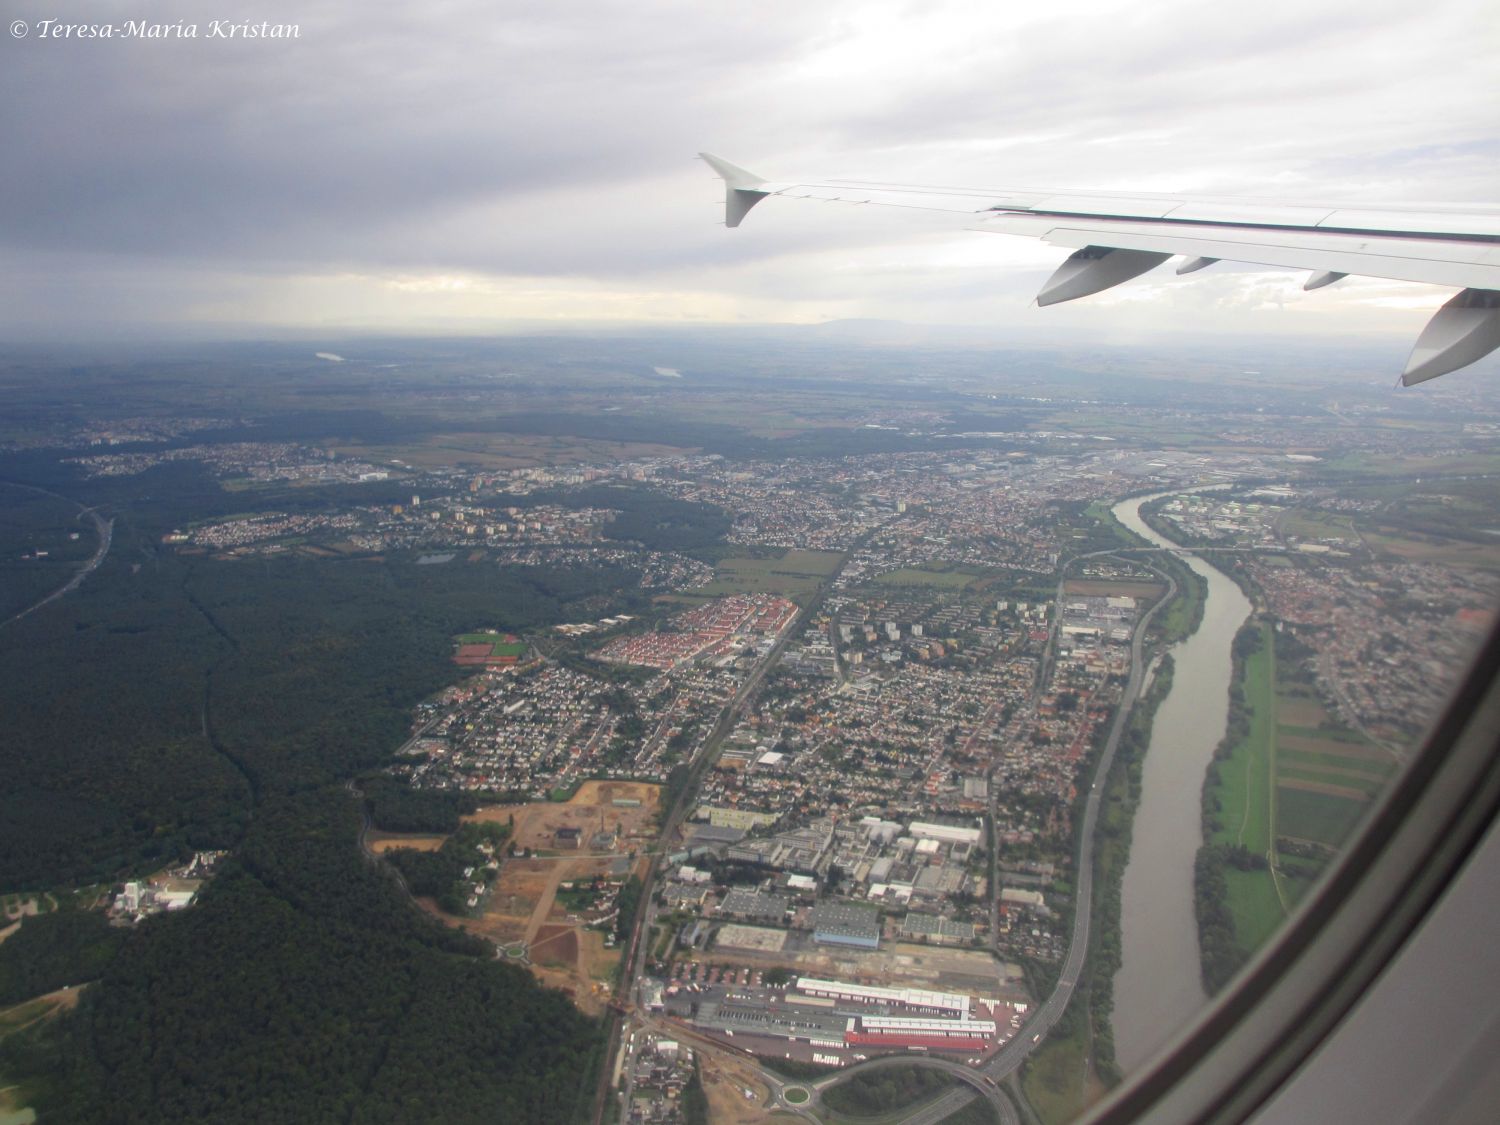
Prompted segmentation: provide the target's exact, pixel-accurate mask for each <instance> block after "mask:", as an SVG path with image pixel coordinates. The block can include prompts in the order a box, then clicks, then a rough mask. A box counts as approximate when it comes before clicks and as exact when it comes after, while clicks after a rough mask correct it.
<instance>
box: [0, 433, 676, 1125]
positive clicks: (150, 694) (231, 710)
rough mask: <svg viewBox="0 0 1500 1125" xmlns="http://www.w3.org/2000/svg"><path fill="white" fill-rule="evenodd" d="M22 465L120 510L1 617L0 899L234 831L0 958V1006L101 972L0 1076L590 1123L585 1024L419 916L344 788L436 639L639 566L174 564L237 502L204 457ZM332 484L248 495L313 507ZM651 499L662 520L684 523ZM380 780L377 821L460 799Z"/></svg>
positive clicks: (534, 612) (407, 821)
mask: <svg viewBox="0 0 1500 1125" xmlns="http://www.w3.org/2000/svg"><path fill="white" fill-rule="evenodd" d="M14 469H15V465H14V463H11V464H9V465H0V476H6V475H7V470H12V471H13V470H14ZM31 469H32V470H33V471H32V472H31V473H30V475H29V478H28V479H30V480H37V481H38V482H39V483H42V484H43V485H44V486H45V487H49V488H52V489H53V490H55V491H58V492H60V493H61V494H63V495H66V496H69V497H73V498H76V499H78V500H79V501H80V502H82V503H85V504H102V505H104V510H105V512H106V514H107V515H109V516H113V517H115V519H116V524H115V536H114V544H113V548H112V549H111V551H110V554H109V557H108V558H107V559H106V561H105V563H104V564H103V565H102V566H101V567H100V568H99V569H98V570H97V571H95V572H94V573H93V574H92V575H90V576H89V578H88V580H87V581H85V582H84V583H83V585H82V586H81V587H80V588H79V589H78V590H76V591H74V592H73V593H71V594H69V595H68V596H67V597H65V598H63V599H61V600H60V601H58V602H55V603H53V604H51V605H48V606H46V607H45V608H44V609H43V610H41V611H39V612H37V613H34V614H32V615H30V616H29V617H26V618H24V619H22V620H20V621H17V622H13V623H11V624H10V625H9V626H7V627H5V628H4V629H0V713H4V714H5V716H6V723H5V724H4V727H3V729H0V777H4V778H5V780H6V784H5V785H4V786H3V787H0V890H6V891H13V890H35V889H41V888H44V887H55V886H59V885H64V884H67V883H70V882H75V883H81V882H86V881H93V880H101V879H102V880H117V879H121V878H124V877H126V876H128V875H131V874H134V873H137V872H140V871H143V870H150V869H152V868H154V867H158V866H160V865H162V864H163V863H166V862H169V861H172V860H174V859H178V858H181V857H183V856H185V855H186V854H187V853H189V852H191V851H192V850H194V849H201V848H218V847H233V848H235V849H236V850H235V857H234V858H233V859H232V860H231V861H230V862H229V864H228V866H227V868H226V870H225V871H224V872H223V873H222V874H221V875H220V876H219V877H218V878H217V879H216V880H214V881H213V882H212V883H211V884H210V885H209V887H208V888H207V890H206V891H205V892H204V894H203V895H202V896H201V898H200V900H199V902H198V903H197V904H196V905H195V906H194V907H193V909H191V910H188V911H184V912H182V913H181V914H174V915H171V916H165V917H159V918H155V919H152V920H150V921H148V922H147V923H145V924H143V925H142V926H140V927H139V928H138V929H137V930H135V931H130V932H127V931H121V930H108V929H106V928H105V927H104V926H103V922H102V919H101V918H100V917H99V916H97V915H81V914H59V915H55V916H48V917H47V918H44V919H36V920H32V921H29V922H27V923H26V924H25V925H24V926H23V927H22V930H21V931H20V932H19V933H18V934H16V935H15V936H14V937H13V938H12V939H11V940H10V941H8V942H7V943H5V945H4V946H3V947H0V949H3V956H0V997H9V998H22V999H23V998H26V997H28V996H32V995H36V994H38V993H40V992H44V991H48V990H50V989H52V988H56V987H59V986H61V985H62V984H69V983H76V982H78V981H82V980H89V979H97V981H98V983H97V984H95V985H93V986H91V987H90V988H89V989H88V990H87V991H86V992H85V994H84V996H83V999H82V1001H81V1002H80V1004H79V1007H78V1009H77V1010H76V1011H75V1012H74V1013H72V1014H70V1015H67V1016H63V1017H60V1018H59V1019H57V1020H55V1021H52V1022H50V1023H47V1024H44V1025H42V1026H41V1027H39V1028H35V1029H31V1030H28V1031H26V1032H23V1033H19V1034H16V1035H12V1036H10V1037H9V1038H7V1039H5V1040H4V1041H3V1042H0V1071H3V1073H4V1076H5V1081H6V1082H7V1083H9V1082H18V1081H19V1082H20V1083H21V1084H22V1090H23V1092H24V1093H25V1094H26V1095H27V1096H28V1097H29V1098H30V1101H31V1104H33V1105H35V1106H36V1107H37V1109H38V1110H39V1111H40V1113H41V1118H42V1120H43V1122H44V1123H45V1122H54V1121H55V1122H67V1123H70V1125H72V1123H89V1122H155V1121H161V1122H170V1121H204V1120H212V1121H215V1122H235V1121H245V1122H250V1121H256V1122H259V1121H268V1120H286V1121H293V1120H295V1121H314V1122H317V1121H339V1122H384V1121H390V1122H397V1121H400V1122H405V1121H412V1120H437V1121H444V1122H465V1121H481V1120H482V1121H495V1120H505V1121H518V1122H521V1121H533V1122H546V1123H551V1122H563V1121H570V1120H576V1119H579V1118H581V1117H585V1116H587V1112H588V1109H589V1103H590V1102H591V1099H592V1095H593V1089H594V1086H593V1077H594V1074H595V1072H596V1068H597V1066H598V1059H597V1055H598V1052H599V1051H601V1050H602V1046H603V1042H604V1040H603V1036H602V1029H601V1028H600V1027H599V1025H598V1024H597V1023H595V1022H594V1021H590V1020H587V1019H585V1018H584V1017H582V1016H581V1015H579V1014H578V1013H577V1011H576V1010H575V1009H574V1008H573V1007H572V1006H571V1005H570V1004H569V1003H568V1002H567V1001H566V1000H565V999H564V998H563V997H562V996H561V995H560V994H558V993H555V992H551V991H548V990H544V989H542V988H540V987H539V986H537V985H536V984H535V982H534V981H533V980H532V979H531V978H530V977H529V976H528V975H527V974H526V973H525V972H524V971H522V970H519V969H516V968H514V967H512V966H509V965H506V964H502V963H499V962H496V961H494V960H493V959H492V958H491V956H490V955H489V953H488V952H487V947H486V946H485V945H484V944H483V943H480V942H478V941H477V940H475V939H470V938H468V937H467V936H465V935H462V934H460V933H457V932H454V931H448V930H444V929H442V928H440V927H437V926H436V925H435V924H433V923H431V922H429V921H427V920H425V919H424V918H423V917H422V916H421V915H420V914H419V913H418V912H416V911H415V910H413V909H412V907H411V905H410V903H409V901H408V900H407V899H406V897H405V895H404V894H403V893H402V892H401V890H400V888H399V885H398V884H397V882H396V880H395V878H394V876H393V875H392V874H391V873H390V872H389V871H388V870H386V869H384V868H383V867H380V866H377V865H372V864H368V863H367V862H366V861H365V860H364V859H363V857H362V855H361V853H360V852H359V849H358V846H357V843H356V841H357V836H358V832H359V826H360V817H361V809H360V803H359V802H358V801H357V800H356V799H355V798H354V795H352V794H351V793H350V791H349V790H348V789H346V787H345V785H344V782H346V781H347V780H349V779H351V778H354V777H356V776H357V775H359V774H360V773H361V772H362V771H365V770H368V769H370V768H371V767H374V766H377V765H379V764H381V763H382V762H384V761H386V760H388V758H389V756H390V754H391V752H392V751H393V750H394V749H395V748H396V747H397V746H398V745H399V744H400V743H401V742H402V741H403V739H404V738H405V737H406V735H407V733H408V731H409V718H410V710H411V707H412V706H413V705H414V704H415V703H416V702H417V701H419V700H420V699H421V698H423V697H424V696H426V695H428V694H430V693H431V692H432V691H434V690H436V689H437V688H439V687H441V686H442V685H444V684H446V683H448V682H451V681H452V679H453V678H454V670H453V667H452V665H451V663H450V662H449V656H450V653H451V637H452V635H453V634H454V633H456V632H460V631H463V630H465V629H469V628H472V627H474V626H475V625H476V624H485V625H492V626H496V627H500V628H508V629H517V630H520V629H527V628H533V627H536V626H539V625H543V624H548V623H551V622H554V621H558V620H566V619H574V618H576V617H579V616H584V615H595V616H597V615H599V614H600V613H604V612H611V611H615V610H617V609H623V608H625V607H628V606H629V607H633V606H635V605H636V604H637V603H638V601H639V600H640V599H641V598H642V595H641V594H640V592H639V591H638V590H637V589H636V581H637V580H636V577H635V572H633V571H630V570H627V569H625V568H617V567H599V568H570V569H568V570H566V571H560V570H559V571H554V570H552V569H550V568H545V567H508V568H502V567H496V566H463V567H458V566H455V567H418V566H416V565H415V564H414V559H411V558H405V557H401V556H399V555H393V556H391V557H389V558H387V559H384V560H360V559H350V560H329V561H321V560H318V561H314V560H302V559H297V558H276V559H267V560H259V559H257V560H245V561H239V562H225V561H217V560H212V559H207V558H203V557H197V558H194V557H190V556H183V555H179V554H175V553H172V552H169V551H166V550H164V549H163V548H162V547H161V545H160V544H161V537H162V535H163V534H165V532H167V531H169V530H171V529H172V528H174V527H179V526H183V525H185V524H186V523H188V522H190V520H192V519H201V518H204V517H205V516H209V515H214V514H223V513H225V512H232V511H240V510H244V506H245V498H244V497H243V496H239V497H236V496H232V495H229V494H225V493H223V492H222V491H221V490H220V489H219V488H218V486H217V484H216V483H215V482H214V481H213V480H212V478H210V477H208V476H207V475H206V474H205V473H203V472H202V471H201V470H200V469H197V468H196V467H193V466H188V465H182V464H176V465H172V466H168V467H166V468H164V469H162V470H153V471H152V472H149V473H146V474H143V475H142V476H141V477H137V478H127V480H126V482H124V483H122V481H121V480H120V479H117V478H102V479H100V480H97V481H79V480H76V479H69V478H68V474H67V473H66V472H65V471H62V470H57V471H55V472H54V477H55V478H56V479H50V478H46V477H45V474H42V473H40V472H39V471H37V465H36V464H32V465H31ZM342 492H343V490H341V489H326V490H317V489H299V490H295V492H291V491H289V492H288V493H287V494H286V495H285V496H274V497H272V498H269V499H267V498H265V497H257V499H256V503H257V505H260V504H262V503H264V504H265V506H268V507H269V506H278V507H282V508H287V509H292V510H319V509H321V508H323V507H326V506H328V505H329V504H331V503H333V502H335V501H336V500H338V499H339V498H340V496H341V494H342ZM359 496H360V499H361V500H363V501H366V502H371V501H375V500H377V499H379V497H377V496H376V495H374V494H373V493H369V492H361V493H360V494H359ZM65 514H66V513H65V512H64V510H63V509H62V508H61V507H59V506H56V505H54V506H51V507H48V506H46V505H36V506H34V507H33V508H32V509H31V511H30V513H29V514H28V513H27V512H26V511H24V510H23V511H22V514H21V515H20V516H19V517H18V518H17V519H15V520H13V521H12V523H11V524H10V525H8V526H0V539H4V537H5V536H6V534H7V533H9V535H10V539H9V543H10V545H11V549H12V550H14V549H15V544H16V543H17V542H18V540H19V539H20V538H21V537H22V536H24V535H27V534H31V531H32V530H35V528H36V527H38V526H43V525H49V526H50V527H51V529H52V532H53V534H54V537H55V531H56V529H57V527H58V526H60V525H59V524H58V520H59V518H60V517H61V516H63V515H65ZM656 514H657V515H660V516H662V518H661V519H660V520H659V521H658V522H660V523H661V524H663V525H664V526H663V527H662V528H660V529H658V530H659V531H660V532H661V533H662V534H667V535H670V534H672V533H673V528H674V527H675V526H676V524H675V523H674V518H675V519H677V522H678V523H680V522H681V520H680V518H679V517H682V516H683V513H681V512H675V513H672V512H669V513H656ZM689 514H690V515H692V516H701V515H702V513H698V512H692V513H689ZM687 522H688V523H689V524H691V523H692V522H693V521H692V520H688V521H687ZM651 526H652V527H655V524H652V525H651ZM44 530H45V528H44ZM694 530H695V531H696V528H694ZM92 539H93V537H92V534H91V533H90V534H88V535H86V536H85V537H84V540H86V541H85V542H83V546H85V547H87V548H88V550H87V551H85V552H83V553H82V557H87V555H88V554H89V553H91V552H92V548H93V541H92ZM68 542H70V543H71V542H73V541H71V540H68ZM4 549H6V544H5V543H3V542H0V550H4ZM64 580H65V579H64ZM374 788H375V792H374V793H373V794H371V798H372V799H371V806H372V816H373V818H374V819H375V820H377V822H379V823H381V824H382V826H384V827H393V828H417V829H420V830H432V829H434V828H439V829H440V828H444V827H447V826H448V825H449V824H450V823H451V819H452V818H454V817H456V814H457V812H458V809H457V808H456V806H454V805H453V804H451V803H448V802H432V801H423V800H420V799H415V798H410V799H408V798H402V797H398V796H395V795H394V792H393V790H391V789H390V788H389V787H386V786H383V785H381V784H380V783H378V782H377V783H376V784H375V786H374ZM440 805H441V806H442V807H439V806H440Z"/></svg>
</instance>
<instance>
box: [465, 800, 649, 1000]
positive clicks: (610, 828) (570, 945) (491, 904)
mask: <svg viewBox="0 0 1500 1125" xmlns="http://www.w3.org/2000/svg"><path fill="white" fill-rule="evenodd" d="M659 797H660V788H659V787H658V786H655V785H647V784H644V783H640V782H630V781H586V782H584V783H583V784H582V785H580V786H579V787H578V791H577V792H576V793H574V794H573V796H572V798H570V799H569V800H568V801H567V802H566V803H558V802H555V801H535V802H532V803H530V804H525V805H497V806H494V807H491V808H486V809H481V810H480V811H479V812H478V813H476V814H474V815H473V816H472V817H465V819H466V820H476V821H489V822H497V823H508V824H513V826H514V829H513V835H512V837H511V839H512V842H513V844H514V845H515V846H516V847H520V848H525V849H530V850H531V852H532V853H533V855H532V856H531V857H530V858H525V859H521V858H511V859H507V860H506V861H505V862H504V863H502V864H501V865H500V877H499V879H498V880H496V883H495V888H494V890H493V891H492V892H491V893H490V896H489V898H488V900H487V902H486V904H485V908H484V913H483V914H482V915H481V916H480V917H479V918H477V919H475V920H473V921H471V922H469V923H468V926H469V929H470V930H472V931H473V932H475V933H478V934H481V935H483V936H484V937H487V938H489V939H491V940H492V941H495V942H498V943H500V944H512V943H515V942H525V943H526V946H527V948H528V959H529V960H530V961H531V964H532V972H533V973H534V974H535V975H536V976H537V977H538V978H539V979H540V980H542V981H543V982H544V983H546V984H549V985H552V986H553V987H556V988H561V989H563V990H564V991H565V992H567V993H569V995H571V996H572V997H573V999H574V1001H575V1002H576V1003H577V1004H578V1006H579V1007H580V1008H582V1009H583V1010H584V1011H586V1012H589V1013H590V1014H597V1013H598V1012H600V1011H602V1010H603V1007H604V1005H605V1003H607V1002H608V999H609V986H610V982H611V980H612V978H613V973H614V968H615V965H616V964H617V963H618V962H619V959H620V953H619V951H618V950H616V949H607V948H605V946H604V934H603V933H602V932H600V931H599V930H597V929H588V928H586V927H585V926H583V925H582V923H581V922H580V921H579V919H578V917H577V916H573V915H569V914H568V912H567V910H566V909H565V908H564V907H563V905H562V904H561V903H559V902H558V901H557V889H558V886H559V885H560V884H561V883H564V882H574V881H578V880H587V879H592V878H594V877H595V876H604V877H613V878H619V877H620V875H619V873H618V872H617V871H616V861H617V860H618V859H620V858H623V857H627V856H629V855H630V853H632V852H635V853H640V852H642V851H646V850H648V849H649V848H650V847H651V846H652V845H653V843H654V842H655V838H656V836H655V827H654V820H655V812H656V806H657V802H658V800H659ZM616 802H624V803H623V804H617V803H616ZM563 828H572V829H577V830H578V846H577V847H573V846H572V845H571V843H569V842H567V841H560V840H559V839H558V837H557V833H558V830H559V829H563ZM646 862H647V861H646V859H645V858H637V859H636V860H635V861H634V862H633V863H632V864H631V865H630V871H631V872H633V873H634V874H637V875H639V874H640V873H641V872H642V870H643V869H644V866H645V864H646Z"/></svg>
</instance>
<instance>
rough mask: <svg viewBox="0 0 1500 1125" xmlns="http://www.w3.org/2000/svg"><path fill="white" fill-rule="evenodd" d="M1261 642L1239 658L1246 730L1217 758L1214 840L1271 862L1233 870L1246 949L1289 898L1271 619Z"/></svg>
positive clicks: (1281, 913) (1234, 900)
mask: <svg viewBox="0 0 1500 1125" xmlns="http://www.w3.org/2000/svg"><path fill="white" fill-rule="evenodd" d="M1260 641H1261V644H1260V648H1259V649H1257V650H1256V651H1255V652H1253V653H1251V654H1250V656H1248V657H1246V658H1245V659H1244V660H1243V661H1242V662H1241V668H1242V674H1243V680H1242V682H1241V687H1242V690H1243V691H1244V699H1245V714H1246V717H1247V719H1248V730H1247V733H1246V734H1245V736H1244V737H1243V738H1241V739H1240V741H1239V742H1238V744H1237V745H1235V747H1234V748H1233V750H1232V751H1231V752H1230V753H1229V755H1228V756H1227V757H1225V758H1223V759H1221V760H1220V762H1219V769H1218V775H1219V784H1218V792H1217V795H1218V799H1219V809H1220V812H1219V827H1218V829H1217V830H1216V831H1215V832H1214V833H1213V835H1212V836H1211V837H1210V839H1209V843H1211V844H1228V845H1231V846H1237V847H1243V848H1244V849H1245V850H1246V851H1248V852H1249V853H1250V854H1251V855H1253V856H1261V857H1264V858H1265V859H1266V861H1267V862H1268V863H1269V864H1270V867H1268V868H1263V869H1260V870H1256V871H1239V870H1233V869H1231V870H1229V871H1227V872H1226V880H1227V884H1228V889H1229V896H1228V902H1227V906H1228V908H1229V913H1230V915H1231V916H1232V917H1233V919H1234V932H1235V940H1236V942H1237V944H1238V945H1239V946H1240V948H1241V949H1242V950H1244V951H1245V952H1246V953H1248V952H1250V951H1251V950H1253V949H1255V948H1256V946H1258V945H1259V944H1260V943H1261V942H1262V941H1264V940H1265V939H1266V938H1267V937H1268V936H1270V934H1271V933H1272V932H1273V931H1274V930H1275V929H1276V927H1277V926H1278V925H1280V924H1281V922H1282V920H1283V919H1284V918H1285V917H1286V914H1287V909H1288V907H1289V906H1290V901H1289V900H1288V899H1287V898H1286V894H1285V891H1284V890H1283V889H1281V888H1278V886H1277V876H1276V874H1275V871H1274V868H1275V865H1276V862H1277V858H1276V847H1275V845H1276V837H1277V834H1278V828H1277V807H1276V800H1277V787H1276V785H1275V784H1274V779H1275V777H1276V768H1277V767H1276V657H1275V645H1274V638H1273V637H1272V634H1271V627H1270V626H1269V625H1262V626H1261V627H1260Z"/></svg>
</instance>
